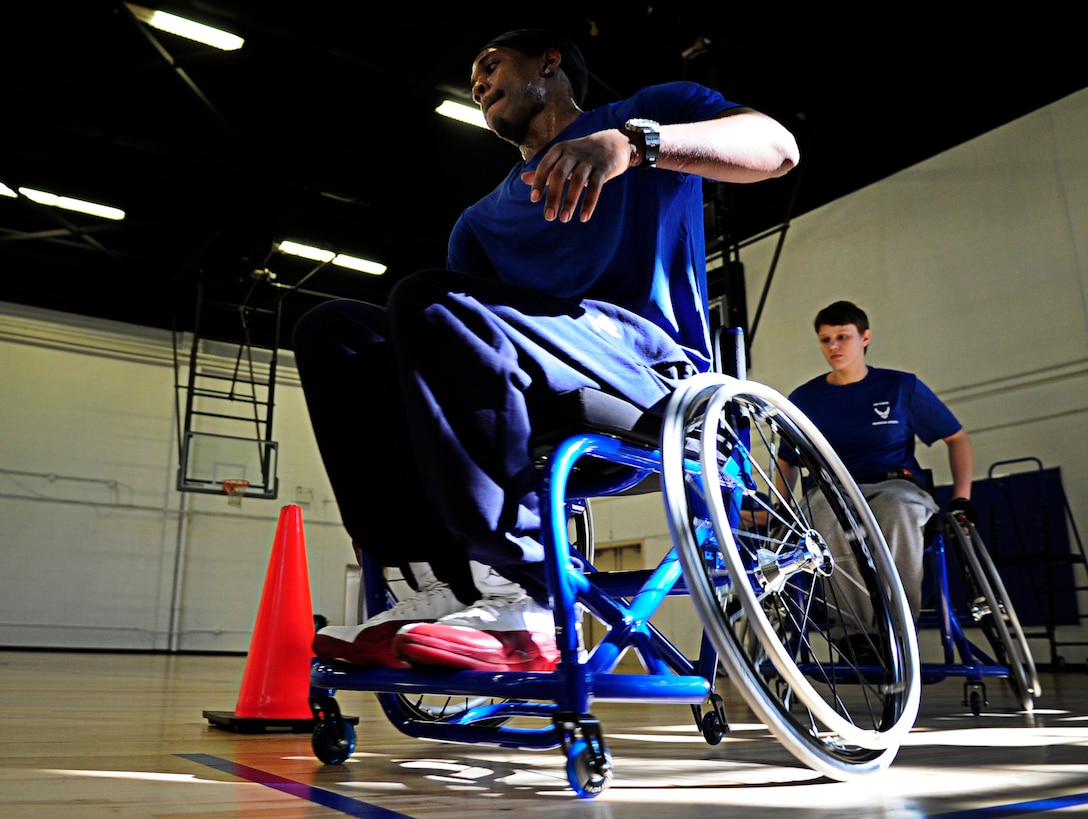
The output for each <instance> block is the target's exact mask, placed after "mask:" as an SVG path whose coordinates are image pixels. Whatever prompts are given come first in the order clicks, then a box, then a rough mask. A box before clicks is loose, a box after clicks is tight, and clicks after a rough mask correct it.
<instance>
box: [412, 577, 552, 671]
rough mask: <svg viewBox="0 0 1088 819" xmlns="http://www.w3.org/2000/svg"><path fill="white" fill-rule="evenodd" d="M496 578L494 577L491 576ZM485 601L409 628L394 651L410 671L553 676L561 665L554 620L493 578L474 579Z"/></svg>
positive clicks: (508, 584) (520, 592)
mask: <svg viewBox="0 0 1088 819" xmlns="http://www.w3.org/2000/svg"><path fill="white" fill-rule="evenodd" d="M492 574H493V575H494V576H493V577H492V576H491V575H492ZM476 585H477V587H478V588H480V590H481V591H482V592H483V597H482V598H481V599H480V600H479V601H477V602H476V603H475V604H473V605H472V606H470V607H469V608H467V609H464V610H463V611H458V612H454V613H452V614H450V615H447V616H446V617H442V618H441V619H439V620H438V621H437V622H434V623H410V624H408V625H405V626H404V627H403V628H401V629H400V631H399V632H397V635H396V637H395V638H394V640H393V646H394V649H395V650H396V652H397V654H398V655H399V656H400V657H401V658H403V659H404V660H407V661H408V662H409V663H411V664H412V665H419V666H441V667H444V668H458V669H472V670H477V671H551V670H553V669H554V668H555V667H556V665H558V663H559V650H558V648H556V645H555V618H554V616H553V615H552V612H551V610H550V609H547V608H545V607H544V606H541V605H540V604H539V603H537V602H536V601H535V600H533V598H532V597H530V596H529V595H528V594H526V593H525V590H524V589H522V588H521V586H519V585H518V584H517V583H512V582H510V581H509V580H506V579H505V578H503V577H502V576H501V575H499V574H498V573H496V572H489V574H488V575H487V576H486V577H484V578H480V577H477V578H476Z"/></svg>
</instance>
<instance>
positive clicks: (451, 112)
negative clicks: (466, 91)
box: [434, 100, 487, 128]
mask: <svg viewBox="0 0 1088 819" xmlns="http://www.w3.org/2000/svg"><path fill="white" fill-rule="evenodd" d="M434 110H435V111H436V112H438V113H439V114H441V115H442V116H444V117H449V118H450V119H455V120H457V121H458V122H467V123H468V124H469V125H475V126H476V127H477V128H487V123H486V122H485V121H484V112H483V111H481V110H480V109H479V108H477V107H476V106H475V105H465V104H464V103H463V102H454V101H453V100H443V101H442V104H441V105H439V106H438V107H437V108H435V109H434Z"/></svg>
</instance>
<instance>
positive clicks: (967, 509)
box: [948, 498, 978, 523]
mask: <svg viewBox="0 0 1088 819" xmlns="http://www.w3.org/2000/svg"><path fill="white" fill-rule="evenodd" d="M948 511H949V512H951V513H952V514H953V515H954V516H955V515H963V516H964V517H965V518H967V520H969V521H971V523H978V512H976V511H975V505H974V504H973V503H971V501H970V500H969V499H967V498H954V499H953V500H951V501H949V502H948Z"/></svg>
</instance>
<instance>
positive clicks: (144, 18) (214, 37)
mask: <svg viewBox="0 0 1088 819" xmlns="http://www.w3.org/2000/svg"><path fill="white" fill-rule="evenodd" d="M125 5H126V6H128V10H129V11H131V12H132V13H133V15H135V17H136V19H137V20H140V21H141V22H143V23H147V25H149V26H151V27H152V28H157V29H158V30H159V31H166V32H169V33H170V34H176V35H177V36H179V37H185V38H186V39H188V40H195V41H196V42H198V43H203V44H204V45H209V46H212V47H214V48H221V49H223V51H237V50H238V49H239V48H241V47H242V44H243V43H244V42H245V40H243V39H242V38H241V37H239V36H237V35H235V34H231V33H230V32H228V31H222V30H220V29H218V28H212V27H211V26H206V25H204V24H203V23H196V22H193V21H192V20H187V19H185V18H184V17H178V16H177V15H176V14H170V13H169V12H165V11H156V10H155V9H149V8H145V7H144V6H137V5H136V4H135V3H125Z"/></svg>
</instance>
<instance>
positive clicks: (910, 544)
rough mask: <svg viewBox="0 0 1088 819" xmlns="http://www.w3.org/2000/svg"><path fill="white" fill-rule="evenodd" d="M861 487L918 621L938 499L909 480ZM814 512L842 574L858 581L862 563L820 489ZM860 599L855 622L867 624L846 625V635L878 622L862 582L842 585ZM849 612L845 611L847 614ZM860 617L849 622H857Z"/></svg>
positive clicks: (813, 497)
mask: <svg viewBox="0 0 1088 819" xmlns="http://www.w3.org/2000/svg"><path fill="white" fill-rule="evenodd" d="M859 488H860V489H861V493H862V494H863V495H864V496H865V499H866V500H867V501H868V502H869V508H870V509H872V510H873V515H874V517H876V520H877V523H878V524H879V526H880V529H881V531H882V532H883V533H884V538H885V540H887V542H888V548H889V550H890V551H891V555H892V559H893V560H894V561H895V565H896V567H897V568H898V569H899V577H900V580H901V581H902V583H903V590H904V591H905V592H906V595H907V602H908V603H909V604H910V611H911V614H912V615H913V617H914V620H915V622H917V621H918V610H919V608H921V605H922V573H923V562H922V553H923V551H924V550H925V535H924V532H923V530H924V527H925V525H926V521H928V520H929V519H930V518H931V517H932V516H933V515H934V514H936V512H937V511H939V509H940V507H939V506H938V505H937V503H936V501H934V500H933V497H932V496H931V495H930V494H929V493H928V492H926V491H925V490H924V489H922V488H921V487H919V486H918V485H916V484H914V483H912V482H911V481H908V480H899V479H895V480H890V481H881V482H880V483H866V484H860V485H859ZM808 500H809V503H810V505H811V509H812V522H813V523H814V524H815V526H816V528H817V529H818V530H819V531H820V532H821V533H822V534H823V535H824V537H826V538H827V539H828V545H829V547H830V548H831V553H832V554H833V555H834V556H835V563H836V569H837V571H841V572H845V573H846V574H847V575H848V576H851V577H854V578H857V577H858V573H857V570H856V568H855V563H856V561H855V560H854V557H853V554H852V553H851V552H850V549H849V547H848V546H847V544H846V540H845V538H844V537H843V536H842V532H841V529H840V527H839V525H838V523H837V521H836V520H835V517H834V514H833V513H832V512H831V508H830V506H829V505H828V503H827V501H826V500H825V499H824V497H823V494H822V493H821V492H820V491H819V490H815V491H812V492H810V493H809V496H808ZM841 587H843V588H849V589H850V590H851V591H853V592H855V594H853V595H851V596H850V600H849V603H850V609H851V610H852V611H853V612H854V617H856V619H857V620H861V621H863V622H854V623H850V622H847V623H845V625H846V630H847V631H850V632H854V631H869V630H870V626H869V624H870V622H871V619H872V607H871V605H870V603H869V600H868V596H867V594H866V593H865V590H864V587H863V586H861V584H860V582H856V583H848V584H841ZM845 608H846V607H844V610H845ZM844 613H845V611H844ZM854 617H850V618H844V619H854Z"/></svg>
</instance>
